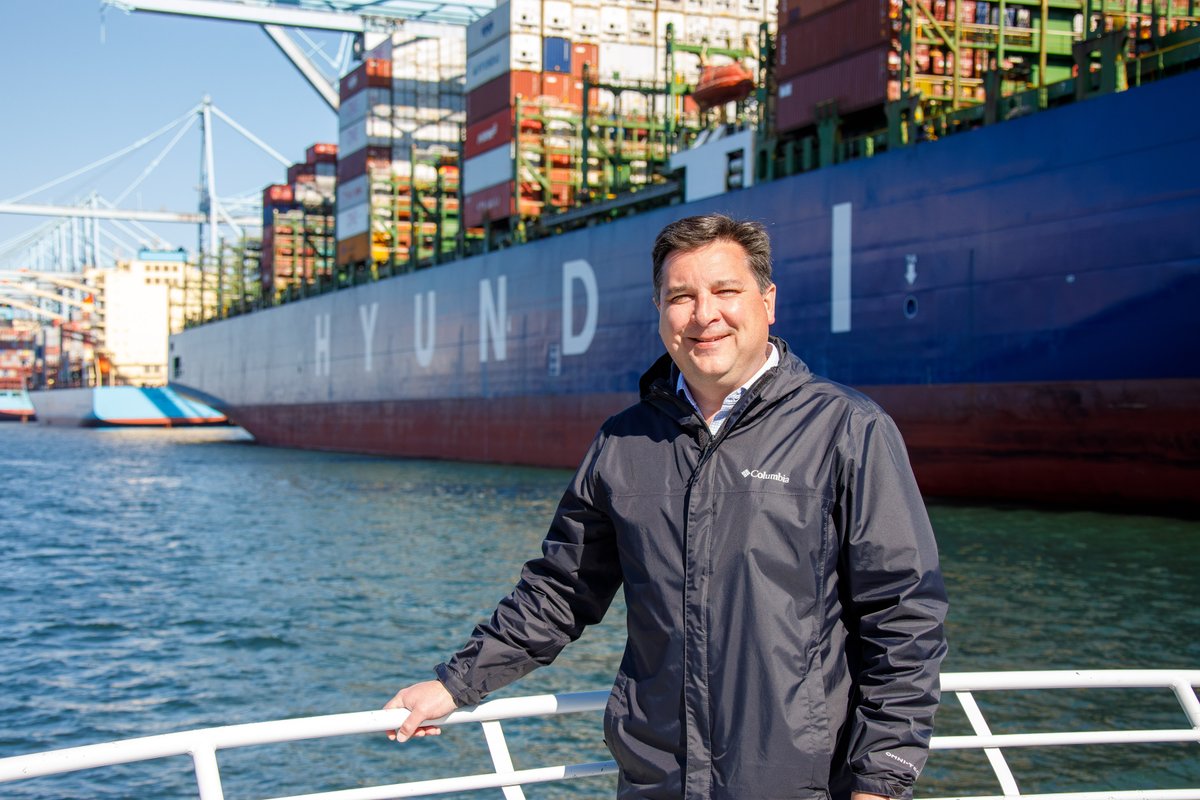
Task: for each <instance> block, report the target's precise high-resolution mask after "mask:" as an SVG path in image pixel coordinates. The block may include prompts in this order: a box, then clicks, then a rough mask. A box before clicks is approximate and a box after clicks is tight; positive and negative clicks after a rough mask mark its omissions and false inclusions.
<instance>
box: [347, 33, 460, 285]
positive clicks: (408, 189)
mask: <svg viewBox="0 0 1200 800" xmlns="http://www.w3.org/2000/svg"><path fill="white" fill-rule="evenodd" d="M465 57H466V51H465V31H464V29H463V28H460V27H452V26H428V25H426V26H422V25H418V24H410V25H407V26H406V27H405V29H404V31H403V32H400V33H396V34H394V35H393V36H392V38H391V39H389V40H388V41H385V42H384V43H383V44H382V45H380V46H379V47H377V48H375V49H374V50H372V51H371V52H370V53H369V54H368V57H367V58H366V59H364V61H363V63H362V64H361V65H360V66H359V67H358V68H357V69H355V70H354V71H353V72H351V73H350V74H348V75H346V76H345V77H344V78H342V82H341V88H340V96H341V107H340V109H339V111H338V126H339V134H338V145H339V159H338V164H337V176H338V193H337V239H338V247H337V261H338V264H343V265H344V264H364V263H384V262H390V263H395V262H398V261H406V260H408V258H409V255H410V250H409V248H410V246H411V245H412V239H413V230H414V225H416V224H417V223H415V222H414V210H416V211H420V208H416V209H414V202H415V201H414V190H415V189H418V188H424V189H426V190H427V191H429V192H439V191H440V192H442V193H453V192H455V191H457V185H456V182H457V169H456V167H455V166H454V164H455V163H456V154H457V152H458V148H459V145H460V142H461V139H462V125H463V113H464V98H463V83H462V81H463V72H464V70H465V67H466V60H465ZM439 173H440V174H441V177H440V179H439ZM439 181H440V182H439ZM439 205H440V206H441V208H442V210H443V211H444V212H445V213H446V214H448V215H450V216H451V218H452V217H453V215H454V214H456V213H457V207H456V203H455V202H454V201H453V200H452V199H451V198H446V199H445V202H441V203H439ZM420 224H421V225H424V224H425V223H420ZM431 224H432V223H431ZM418 229H419V226H418ZM450 233H453V231H450Z"/></svg>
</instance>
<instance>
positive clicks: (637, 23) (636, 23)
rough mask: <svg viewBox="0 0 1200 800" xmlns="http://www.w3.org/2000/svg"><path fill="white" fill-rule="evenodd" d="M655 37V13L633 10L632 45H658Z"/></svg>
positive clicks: (631, 15) (630, 40) (631, 17)
mask: <svg viewBox="0 0 1200 800" xmlns="http://www.w3.org/2000/svg"><path fill="white" fill-rule="evenodd" d="M654 37H655V31H654V12H653V11H646V10H644V9H632V10H631V11H630V12H629V42H630V44H657V42H655V41H654Z"/></svg>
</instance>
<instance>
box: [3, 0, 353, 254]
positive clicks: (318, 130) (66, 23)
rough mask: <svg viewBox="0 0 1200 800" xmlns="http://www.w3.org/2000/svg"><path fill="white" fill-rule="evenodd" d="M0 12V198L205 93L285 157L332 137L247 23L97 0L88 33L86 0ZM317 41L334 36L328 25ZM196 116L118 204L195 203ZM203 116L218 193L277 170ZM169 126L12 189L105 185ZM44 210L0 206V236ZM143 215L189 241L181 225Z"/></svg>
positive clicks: (317, 104) (162, 119)
mask: <svg viewBox="0 0 1200 800" xmlns="http://www.w3.org/2000/svg"><path fill="white" fill-rule="evenodd" d="M0 13H2V14H3V17H0V20H2V21H0V66H2V67H3V75H4V79H3V81H0V201H3V200H8V199H10V198H12V197H14V196H15V195H18V194H21V193H24V192H25V191H26V190H28V189H32V188H34V187H36V186H39V185H41V184H42V183H45V182H47V181H49V180H51V179H53V178H56V177H59V176H61V175H64V174H66V173H68V172H70V171H72V170H74V169H76V168H78V167H81V166H84V165H85V164H88V163H90V162H92V161H95V160H97V159H99V158H102V157H103V156H106V155H108V154H110V153H113V152H115V151H117V150H119V149H121V148H123V147H125V146H127V145H129V144H131V143H133V142H134V141H135V140H137V139H139V138H141V137H143V136H145V135H147V134H149V133H151V132H152V131H154V130H157V129H158V128H160V127H162V126H164V125H166V124H167V123H169V122H170V121H171V120H173V119H176V118H178V117H180V116H182V115H183V114H184V113H185V112H186V111H187V110H188V109H189V108H191V107H192V106H194V105H196V104H197V103H199V102H200V100H201V98H202V97H203V96H204V95H205V94H208V95H210V96H211V97H212V99H213V102H214V104H215V105H217V106H218V107H219V108H221V109H222V110H223V111H225V113H227V114H228V115H229V116H231V117H233V118H234V119H235V120H237V121H238V122H239V123H240V124H241V125H243V126H244V127H246V128H247V129H249V130H250V131H252V132H254V134H255V135H257V136H259V137H260V138H261V139H263V140H264V141H265V142H267V143H268V144H270V145H271V146H272V147H273V148H275V149H276V150H278V151H279V152H280V153H282V154H283V155H284V156H287V157H288V158H290V159H292V160H300V159H302V158H303V156H304V149H305V148H306V147H307V146H308V145H309V144H312V143H313V142H316V141H336V140H337V118H336V115H335V114H334V112H333V111H331V110H330V109H329V108H328V106H326V105H325V104H324V102H322V101H321V100H320V98H319V97H318V96H317V94H316V92H315V91H313V90H312V89H311V88H310V87H309V86H308V84H307V83H306V82H305V81H304V80H303V79H302V78H301V77H300V75H299V74H298V73H297V72H296V71H295V69H294V68H293V67H292V65H291V63H290V62H289V61H288V60H287V59H286V58H284V56H283V55H282V54H281V53H280V52H279V51H278V50H277V49H276V48H275V45H274V44H273V43H272V42H271V41H270V40H269V39H268V38H267V36H266V34H264V33H263V32H262V30H261V29H260V28H258V27H257V26H254V25H247V24H243V23H235V22H220V21H209V20H201V19H191V18H184V17H172V16H164V15H159V14H146V13H136V14H125V13H123V12H120V11H117V10H115V9H112V8H108V9H106V10H105V11H104V13H103V35H104V41H103V42H102V41H101V31H102V15H101V12H100V5H99V2H98V0H2V2H0ZM323 41H325V42H327V43H328V44H330V45H331V47H332V48H333V49H336V38H333V37H326V38H325V39H323ZM331 54H332V50H331ZM198 130H199V126H196V128H194V129H193V130H192V131H189V133H188V134H187V135H186V136H185V137H184V139H183V140H182V141H181V142H180V143H179V144H178V145H177V146H176V147H175V149H174V150H173V151H172V153H171V155H169V156H168V157H167V159H166V160H165V161H164V162H163V163H162V164H161V165H160V166H159V167H158V169H157V170H156V172H155V173H154V175H152V176H151V177H150V178H149V179H148V180H147V181H146V182H145V183H143V184H142V186H141V188H140V190H139V194H140V206H139V205H138V199H139V198H138V195H131V196H130V197H129V198H128V199H127V200H126V201H125V202H124V203H123V204H122V205H123V207H127V208H135V207H141V208H146V209H168V210H172V211H194V210H195V209H196V205H197V198H198V194H197V190H196V186H197V184H198V180H199V164H200V136H199V133H198ZM214 130H215V137H216V159H217V167H216V178H217V192H218V194H219V195H220V196H231V195H235V194H240V193H243V192H246V191H248V190H259V189H261V187H262V186H264V185H266V184H268V183H276V182H282V181H283V180H284V168H283V167H282V166H280V165H279V164H278V162H276V161H274V160H273V159H271V158H270V157H268V156H267V155H265V154H263V153H262V152H261V151H259V150H258V149H257V148H255V147H254V146H253V145H251V144H249V143H248V142H246V141H245V140H244V139H242V138H241V136H240V135H239V134H237V133H236V132H235V131H234V130H233V129H232V128H230V127H229V126H228V125H226V124H224V123H223V122H220V121H217V123H216V125H215V126H214ZM169 138H170V137H169V136H168V137H163V138H161V139H159V140H156V141H155V142H154V143H152V144H151V145H150V146H149V147H147V148H143V149H142V150H140V151H138V153H136V154H133V155H130V156H127V157H126V158H124V159H122V160H121V161H120V162H118V163H117V164H116V165H115V166H113V165H109V166H107V167H105V168H102V170H103V173H102V174H100V175H91V176H85V177H84V178H81V179H77V180H74V181H71V182H70V183H68V184H66V185H64V186H59V187H56V188H55V189H53V190H50V191H49V192H45V193H42V194H39V195H38V196H36V197H31V198H28V199H27V200H26V201H25V202H30V203H33V202H42V203H64V202H68V201H69V200H70V199H71V198H72V197H74V196H75V195H77V194H80V193H85V192H86V190H87V189H90V188H92V187H95V188H96V189H97V190H98V191H100V192H101V193H102V194H105V195H106V196H108V197H110V198H111V197H115V195H117V194H118V193H120V192H121V191H122V190H123V189H124V188H125V187H126V186H128V185H129V184H130V183H132V182H133V181H134V180H135V179H136V178H137V176H138V175H139V174H140V173H141V172H142V170H143V169H144V168H145V167H146V166H147V165H148V164H149V162H150V161H151V160H152V159H153V158H154V156H155V155H156V154H157V153H158V152H159V151H160V150H161V149H162V147H164V146H165V145H166V143H167V141H168V139H169ZM45 221H46V220H45V219H44V218H39V217H26V216H11V215H0V244H3V243H4V242H8V241H9V240H11V239H12V238H13V237H15V236H17V235H20V234H22V233H23V232H25V231H29V230H31V229H33V228H35V227H37V226H38V225H39V224H41V223H44V222H45ZM150 227H152V228H154V229H155V230H156V231H158V232H159V234H160V235H163V236H164V237H166V238H169V239H171V240H172V241H173V242H174V243H176V244H179V245H182V246H185V247H187V248H188V249H189V250H191V249H194V248H195V245H196V228H195V227H194V226H186V225H153V226H150Z"/></svg>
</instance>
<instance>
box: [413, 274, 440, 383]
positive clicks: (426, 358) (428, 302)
mask: <svg viewBox="0 0 1200 800" xmlns="http://www.w3.org/2000/svg"><path fill="white" fill-rule="evenodd" d="M424 297H425V302H424V303H422V302H421V294H420V293H417V294H415V295H413V342H414V345H413V349H414V350H416V352H417V363H418V364H420V365H421V366H422V367H428V366H429V365H430V364H432V363H433V344H434V331H436V330H437V326H436V325H435V322H434V316H435V315H436V314H437V310H436V308H437V292H434V291H432V290H430V291H428V292H425V295H424ZM422 320H424V322H425V325H424V328H425V335H424V336H422V335H421V327H422V325H421V322H422Z"/></svg>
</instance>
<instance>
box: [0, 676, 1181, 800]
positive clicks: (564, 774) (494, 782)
mask: <svg viewBox="0 0 1200 800" xmlns="http://www.w3.org/2000/svg"><path fill="white" fill-rule="evenodd" d="M1198 686H1200V670H1088V671H1048V672H966V673H946V674H944V675H942V690H943V692H944V693H946V694H953V695H954V696H955V697H957V698H958V700H959V702H960V703H961V704H962V707H963V710H964V712H965V713H966V716H967V719H968V721H969V722H970V725H971V729H972V730H973V731H974V734H973V735H970V736H935V737H934V739H933V742H932V744H931V747H932V748H933V749H934V750H963V749H973V750H983V751H984V753H985V754H986V755H987V758H988V762H989V763H990V765H991V767H992V771H993V772H994V773H995V776H996V779H997V780H998V781H999V783H1000V790H1001V794H999V795H988V796H973V797H972V800H1006V798H1012V797H1016V796H1020V797H1021V798H1022V800H1047V799H1048V798H1053V799H1054V800H1200V787H1196V788H1193V789H1172V790H1166V789H1150V790H1137V791H1112V792H1059V793H1054V794H1027V795H1022V794H1021V793H1020V789H1019V788H1018V785H1017V782H1016V779H1015V777H1014V776H1013V774H1012V771H1011V769H1010V768H1009V766H1008V763H1007V762H1006V761H1005V758H1004V755H1003V753H1002V749H1007V748H1018V747H1047V746H1063V745H1096V744H1130V743H1147V742H1195V743H1197V744H1200V699H1197V695H1196V687H1198ZM1035 689H1036V690H1047V689H1048V690H1053V689H1163V690H1170V691H1171V692H1173V693H1174V695H1175V698H1176V700H1178V702H1179V705H1180V708H1181V710H1182V711H1183V714H1184V717H1185V720H1186V726H1185V727H1180V728H1167V729H1153V730H1103V731H1057V732H1053V733H1017V734H993V733H992V732H991V730H990V728H989V727H988V723H987V720H986V718H985V717H984V715H983V712H982V711H981V710H980V708H979V705H978V703H976V702H975V694H977V693H979V692H998V691H1020V690H1035ZM607 699H608V692H607V691H598V692H579V693H575V694H561V695H537V696H532V697H516V698H506V699H502V700H492V701H489V702H487V703H483V704H481V705H479V706H475V707H473V708H463V709H459V710H457V711H455V712H453V713H452V714H450V715H449V716H448V717H446V719H445V720H444V721H443V722H441V723H440V724H442V725H455V724H462V723H468V722H476V723H480V724H481V725H482V726H483V731H484V736H485V738H486V741H487V745H488V750H489V752H490V753H491V757H492V763H493V766H494V767H495V772H490V773H483V774H479V775H466V776H458V777H452V778H439V779H434V780H422V781H412V782H408V783H403V784H392V785H386V786H372V787H366V788H361V789H347V790H342V791H333V792H322V793H318V794H309V795H297V796H294V797H289V798H277V799H276V800H318V798H320V799H321V800H384V798H393V797H416V796H424V795H433V794H449V793H451V792H463V791H472V790H480V789H501V790H502V791H503V792H504V797H505V800H523V798H524V794H523V793H522V791H521V789H520V787H521V786H522V785H526V784H533V783H544V782H547V781H558V780H566V779H573V778H583V777H589V776H594V775H606V774H611V773H615V772H616V769H617V767H616V764H615V763H614V762H612V761H603V762H595V763H587V764H573V765H565V766H552V767H541V768H536V769H522V770H517V769H515V768H514V766H513V762H512V757H511V755H510V753H509V750H508V744H507V741H506V740H505V738H504V732H503V729H502V727H501V724H500V723H501V721H502V720H507V719H514V718H517V717H537V716H554V715H558V714H572V713H579V712H585V711H599V710H601V709H603V708H604V704H605V702H606V701H607ZM407 716H408V712H407V711H405V710H404V709H393V710H389V711H364V712H359V713H354V714H334V715H330V716H323V717H308V718H305V719H291V720H279V721H275V722H257V723H250V724H245V725H230V726H226V727H221V728H207V729H204V730H196V731H184V732H181V733H168V734H163V735H159V736H148V737H144V738H140V739H125V740H121V741H117V742H109V743H106V744H95V745H85V746H83V747H72V748H68V749H64V750H52V751H49V752H45V753H35V754H33V755H25V756H14V757H11V758H4V759H0V783H5V782H9V781H18V780H24V779H28V778H35V777H40V776H45V775H54V774H58V773H64V772H74V771H76V770H82V769H91V768H94V767H103V766H112V765H115V764H128V763H131V762H134V761H146V760H150V759H156V758H164V757H167V756H178V755H190V756H191V757H192V761H193V763H194V766H195V770H196V782H197V785H198V788H199V793H200V798H201V800H223V794H222V790H221V777H220V772H219V769H218V766H217V757H216V751H217V750H227V749H232V748H237V747H247V746H251V745H263V744H278V743H282V742H294V741H300V740H304V739H319V738H324V737H329V736H344V735H347V734H364V733H381V732H383V731H387V730H394V729H395V728H397V727H399V726H400V725H401V724H402V723H403V722H404V720H405V719H406V718H407ZM1198 755H1200V754H1198ZM943 800H949V799H948V798H946V799H943Z"/></svg>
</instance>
